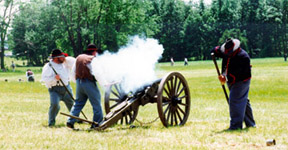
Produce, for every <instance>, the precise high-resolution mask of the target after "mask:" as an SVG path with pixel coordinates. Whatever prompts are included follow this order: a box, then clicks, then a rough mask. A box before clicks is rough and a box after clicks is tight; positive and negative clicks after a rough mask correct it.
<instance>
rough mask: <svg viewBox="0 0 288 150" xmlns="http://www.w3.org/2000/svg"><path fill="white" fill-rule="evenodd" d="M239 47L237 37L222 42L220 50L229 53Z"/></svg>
mask: <svg viewBox="0 0 288 150" xmlns="http://www.w3.org/2000/svg"><path fill="white" fill-rule="evenodd" d="M238 48H240V41H239V40H238V39H227V40H226V42H225V43H224V44H222V46H221V48H220V50H221V51H222V52H223V53H224V54H228V55H229V54H231V53H233V52H234V51H236V50H237V49H238Z"/></svg>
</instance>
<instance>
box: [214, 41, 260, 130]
mask: <svg viewBox="0 0 288 150" xmlns="http://www.w3.org/2000/svg"><path fill="white" fill-rule="evenodd" d="M211 52H212V53H214V54H215V56H216V57H221V58H223V59H222V75H220V76H219V80H220V82H221V84H222V85H224V84H225V82H227V85H228V87H229V90H230V94H229V112H230V127H229V130H236V129H242V124H243V121H244V122H245V125H246V127H256V124H255V121H254V117H253V112H252V108H251V105H250V102H249V99H248V93H249V87H250V80H251V65H250V57H249V55H248V54H247V52H246V51H245V50H243V49H242V48H241V47H240V41H239V40H238V39H227V40H226V42H225V43H224V44H223V45H222V46H216V47H215V48H213V49H212V50H211Z"/></svg>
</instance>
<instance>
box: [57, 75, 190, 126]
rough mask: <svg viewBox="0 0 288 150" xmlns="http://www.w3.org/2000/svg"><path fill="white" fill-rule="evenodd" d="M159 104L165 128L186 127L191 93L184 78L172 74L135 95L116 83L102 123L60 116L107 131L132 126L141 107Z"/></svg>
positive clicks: (110, 90) (107, 93)
mask: <svg viewBox="0 0 288 150" xmlns="http://www.w3.org/2000/svg"><path fill="white" fill-rule="evenodd" d="M148 103H157V108H158V115H159V118H160V120H161V122H162V124H163V125H164V126H165V127H168V126H181V125H184V124H185V123H186V121H187V119H188V117H189V112H190V104H191V102H190V91H189V87H188V84H187V81H186V80H185V78H184V76H183V75H182V74H180V73H179V72H171V73H168V74H167V75H165V76H164V77H163V78H162V79H158V80H156V81H155V82H153V83H152V84H149V85H145V86H144V87H142V88H141V89H138V90H137V91H136V92H133V93H132V92H130V93H128V94H127V93H124V92H123V90H122V87H121V86H120V84H113V85H111V86H110V87H108V88H107V89H106V91H105V112H106V116H105V117H104V119H103V121H102V122H100V123H96V122H92V121H88V120H85V119H81V118H79V117H75V116H71V115H68V114H64V113H61V114H62V115H66V116H69V117H74V118H75V119H78V120H82V121H85V122H88V123H90V124H92V123H94V124H98V127H96V128H95V129H97V130H104V129H106V128H108V127H110V126H112V125H114V124H116V123H120V124H126V125H129V124H132V123H133V122H134V121H135V119H136V117H137V114H138V110H139V107H140V106H144V105H146V104H148Z"/></svg>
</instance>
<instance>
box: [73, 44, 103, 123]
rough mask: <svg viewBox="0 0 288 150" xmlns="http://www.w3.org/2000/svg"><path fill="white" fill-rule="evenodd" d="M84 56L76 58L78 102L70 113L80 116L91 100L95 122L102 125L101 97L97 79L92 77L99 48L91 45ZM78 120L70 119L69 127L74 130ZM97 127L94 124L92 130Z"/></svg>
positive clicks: (76, 101)
mask: <svg viewBox="0 0 288 150" xmlns="http://www.w3.org/2000/svg"><path fill="white" fill-rule="evenodd" d="M83 53H84V54H81V55H79V56H78V57H77V58H76V64H75V66H74V67H75V68H74V69H75V77H76V100H75V104H74V105H73V107H72V110H71V112H70V114H71V115H73V116H77V117H78V116H79V114H80V112H81V110H82V109H83V107H84V106H85V104H86V102H87V99H89V101H90V103H91V105H92V108H93V121H94V122H98V123H100V122H101V121H102V120H103V113H102V108H101V95H100V91H99V89H98V86H97V84H96V79H95V77H94V76H93V75H92V68H91V61H92V59H93V58H94V57H95V56H96V53H97V48H96V46H95V45H94V44H89V45H88V46H87V50H85V51H84V52H83ZM75 121H76V119H74V118H71V117H70V118H68V121H67V127H69V128H74V123H75ZM95 127H96V125H95V124H92V126H91V128H95Z"/></svg>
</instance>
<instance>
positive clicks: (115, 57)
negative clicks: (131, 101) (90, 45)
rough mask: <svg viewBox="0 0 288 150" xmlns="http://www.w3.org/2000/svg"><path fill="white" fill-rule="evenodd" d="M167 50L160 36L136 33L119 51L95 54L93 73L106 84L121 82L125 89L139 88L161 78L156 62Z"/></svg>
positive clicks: (103, 84)
mask: <svg viewBox="0 0 288 150" xmlns="http://www.w3.org/2000/svg"><path fill="white" fill-rule="evenodd" d="M163 51H164V49H163V46H162V45H160V44H159V43H158V41H157V40H155V39H151V38H146V39H143V38H139V37H138V36H135V37H132V38H131V39H130V43H129V45H127V46H125V47H123V48H121V49H120V50H119V51H118V52H117V53H110V52H108V51H105V52H104V54H103V55H100V56H97V57H96V58H94V59H93V61H92V63H91V65H92V73H93V75H94V76H95V77H96V79H97V81H98V82H99V83H100V84H101V85H102V86H105V85H109V84H113V83H115V82H120V83H121V86H122V88H123V90H124V92H125V93H128V92H130V91H132V92H135V90H137V89H139V88H141V87H142V86H144V85H146V84H151V83H152V82H153V81H155V80H156V79H157V77H156V74H155V71H154V69H155V64H156V63H157V62H158V60H159V59H160V58H161V56H162V53H163Z"/></svg>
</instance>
